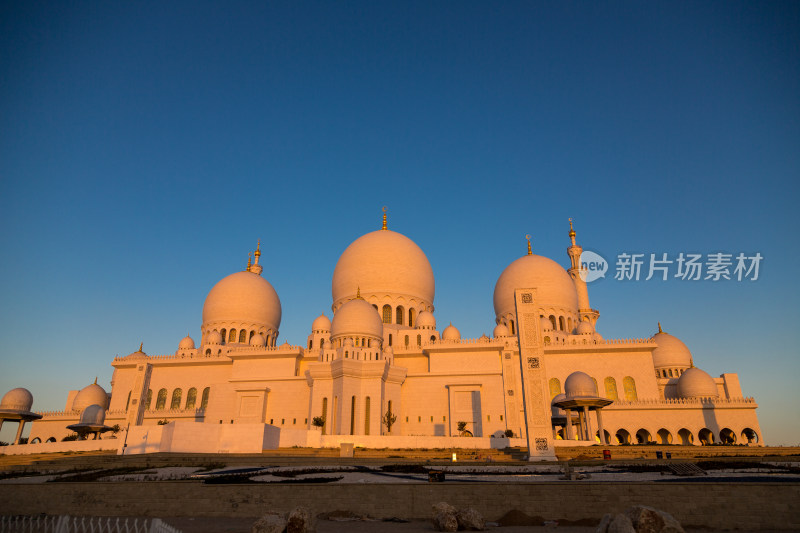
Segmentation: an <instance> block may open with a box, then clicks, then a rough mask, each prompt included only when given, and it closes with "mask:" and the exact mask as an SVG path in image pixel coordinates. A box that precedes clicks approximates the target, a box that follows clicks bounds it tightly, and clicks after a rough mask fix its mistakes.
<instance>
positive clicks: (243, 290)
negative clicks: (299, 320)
mask: <svg viewBox="0 0 800 533" xmlns="http://www.w3.org/2000/svg"><path fill="white" fill-rule="evenodd" d="M228 323H233V324H237V325H238V324H253V325H256V326H263V327H265V328H267V329H271V330H272V331H273V332H275V333H276V334H277V332H278V329H279V328H280V325H281V301H280V299H279V298H278V293H277V292H275V289H273V288H272V285H270V284H269V282H268V281H267V280H265V279H264V278H262V277H261V276H260V275H259V274H255V273H253V272H247V271H244V272H236V273H234V274H231V275H230V276H227V277H225V278H222V279H221V280H220V281H219V282H218V283H217V284H216V285H214V287H213V288H212V289H211V291H210V292H209V293H208V296H207V297H206V301H205V304H204V305H203V329H206V328H207V327H208V328H211V329H213V328H214V327H215V326H216V325H218V324H219V325H224V324H228Z"/></svg>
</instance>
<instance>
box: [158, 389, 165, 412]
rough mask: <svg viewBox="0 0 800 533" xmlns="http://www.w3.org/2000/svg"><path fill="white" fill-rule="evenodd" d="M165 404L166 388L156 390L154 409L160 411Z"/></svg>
mask: <svg viewBox="0 0 800 533" xmlns="http://www.w3.org/2000/svg"><path fill="white" fill-rule="evenodd" d="M166 405H167V389H161V390H160V391H158V398H157V399H156V411H160V410H161V409H163V408H164V407H166Z"/></svg>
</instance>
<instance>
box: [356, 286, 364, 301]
mask: <svg viewBox="0 0 800 533" xmlns="http://www.w3.org/2000/svg"><path fill="white" fill-rule="evenodd" d="M363 299H364V298H362V297H361V287H360V286H359V287H358V288H357V289H356V300H363Z"/></svg>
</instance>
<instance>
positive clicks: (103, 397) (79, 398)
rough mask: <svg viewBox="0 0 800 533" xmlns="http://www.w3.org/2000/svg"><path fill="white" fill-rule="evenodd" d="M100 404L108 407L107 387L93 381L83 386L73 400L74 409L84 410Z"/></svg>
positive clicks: (104, 407)
mask: <svg viewBox="0 0 800 533" xmlns="http://www.w3.org/2000/svg"><path fill="white" fill-rule="evenodd" d="M95 404H96V405H99V406H101V407H102V408H103V409H106V408H108V394H107V393H106V391H105V389H103V387H101V386H100V385H98V384H97V383H92V384H91V385H87V386H86V387H84V388H82V389H81V390H80V392H79V393H78V394H77V395H76V396H75V399H74V400H73V401H72V410H73V411H83V410H84V409H86V408H87V407H89V406H90V405H95Z"/></svg>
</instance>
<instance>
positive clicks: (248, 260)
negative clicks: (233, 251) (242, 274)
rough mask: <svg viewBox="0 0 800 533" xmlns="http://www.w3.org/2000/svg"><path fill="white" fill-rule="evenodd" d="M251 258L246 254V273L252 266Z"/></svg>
mask: <svg viewBox="0 0 800 533" xmlns="http://www.w3.org/2000/svg"><path fill="white" fill-rule="evenodd" d="M252 259H253V258H252V257H251V256H250V252H248V253H247V268H246V269H245V271H246V272H250V268H251V267H252V266H253V261H252Z"/></svg>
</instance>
